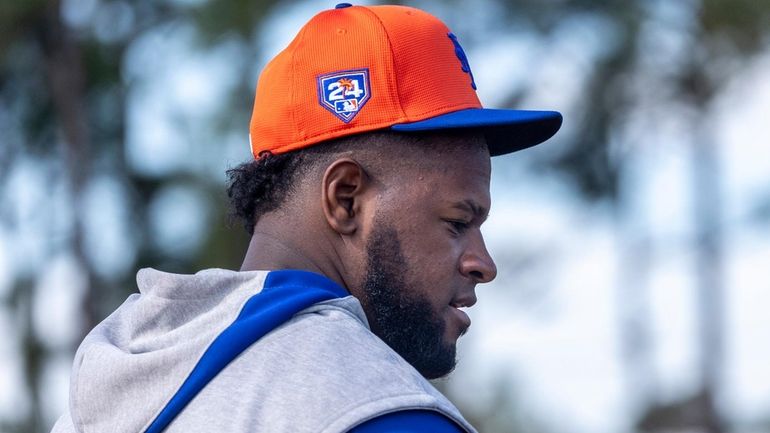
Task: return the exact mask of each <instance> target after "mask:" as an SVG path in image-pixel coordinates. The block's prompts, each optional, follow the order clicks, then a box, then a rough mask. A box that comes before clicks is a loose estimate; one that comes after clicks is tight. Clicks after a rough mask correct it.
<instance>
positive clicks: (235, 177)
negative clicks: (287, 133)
mask: <svg viewBox="0 0 770 433" xmlns="http://www.w3.org/2000/svg"><path fill="white" fill-rule="evenodd" d="M465 133H469V132H468V131H466V132H465ZM445 134H450V135H458V134H459V135H462V134H464V133H463V132H460V131H458V132H455V133H445ZM432 135H435V134H434V133H430V132H426V133H408V134H407V133H399V132H393V131H386V130H378V131H373V132H366V133H361V134H356V135H351V136H347V137H343V138H339V139H335V140H329V141H326V142H322V143H319V144H316V145H313V146H310V147H306V148H303V149H299V150H295V151H292V152H287V153H281V154H269V153H266V154H264V155H262V156H260V158H258V159H256V160H252V161H249V162H245V163H243V164H240V165H238V166H237V167H235V168H231V169H229V170H227V177H228V186H227V196H228V197H229V198H230V208H231V210H230V217H231V219H240V220H241V221H242V222H243V225H244V228H245V229H246V231H247V232H248V233H249V234H250V235H253V234H254V227H255V226H256V224H257V222H258V221H259V218H260V217H262V216H263V215H264V214H266V213H268V212H271V211H274V210H276V209H278V208H280V207H281V205H282V204H283V203H284V202H285V201H286V198H287V197H289V196H290V195H291V194H292V193H293V192H294V190H295V189H296V187H297V185H298V184H299V183H301V178H302V177H303V176H304V175H305V174H307V173H308V172H309V171H310V170H309V169H310V168H313V167H316V166H318V165H319V164H321V163H324V162H327V163H328V162H331V160H332V158H333V157H335V156H337V155H340V154H341V153H343V152H349V151H357V152H375V153H376V152H379V154H380V155H385V156H386V158H385V159H386V160H389V161H391V163H392V164H394V165H393V167H392V169H395V170H398V165H400V164H404V165H406V164H412V163H415V162H416V161H415V159H417V160H420V161H422V162H424V163H429V162H430V160H432V159H434V158H429V157H426V156H425V153H424V152H428V153H431V154H436V155H438V154H440V153H442V152H444V151H447V150H449V149H450V148H451V146H445V145H444V143H439V142H436V141H431V140H426V139H425V138H426V137H428V136H432ZM399 145H402V146H407V147H406V149H404V147H399ZM401 151H407V152H409V153H410V154H412V155H415V156H416V157H417V158H404V155H401V154H400V153H399V152H401Z"/></svg>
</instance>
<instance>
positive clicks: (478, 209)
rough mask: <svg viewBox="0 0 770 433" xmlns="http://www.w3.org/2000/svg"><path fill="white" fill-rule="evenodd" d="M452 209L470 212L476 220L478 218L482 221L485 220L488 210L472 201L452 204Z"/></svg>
mask: <svg viewBox="0 0 770 433" xmlns="http://www.w3.org/2000/svg"><path fill="white" fill-rule="evenodd" d="M452 207H453V208H455V209H460V210H463V211H466V212H470V213H472V214H473V215H474V216H475V217H476V218H479V219H481V220H482V221H483V220H485V219H487V216H488V215H489V210H488V209H487V208H485V207H484V206H481V205H480V204H478V203H476V202H474V201H473V200H463V201H461V202H458V203H455V204H453V205H452Z"/></svg>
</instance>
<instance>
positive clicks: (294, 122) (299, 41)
mask: <svg viewBox="0 0 770 433" xmlns="http://www.w3.org/2000/svg"><path fill="white" fill-rule="evenodd" d="M305 29H307V26H303V27H302V30H301V31H300V34H299V35H298V38H297V45H298V48H299V45H301V44H302V43H303V42H304V39H305ZM297 51H299V50H298V49H295V50H292V51H291V79H292V81H293V82H292V85H291V88H290V89H289V92H290V93H289V104H290V107H291V111H290V112H291V124H292V125H294V128H296V129H295V130H294V135H295V137H294V140H292V141H295V140H296V141H301V140H302V139H301V136H302V133H301V129H300V128H299V125H298V124H297V117H296V113H295V111H297V109H296V106H297V104H295V103H294V93H295V92H294V87H296V86H297V84H298V83H297V82H296V80H297V74H296V73H295V70H294V65H295V64H296V61H295V58H296V56H297Z"/></svg>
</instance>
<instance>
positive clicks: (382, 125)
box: [273, 104, 479, 153]
mask: <svg viewBox="0 0 770 433" xmlns="http://www.w3.org/2000/svg"><path fill="white" fill-rule="evenodd" d="M447 108H457V109H458V110H461V109H464V108H479V107H477V106H476V105H475V104H473V105H469V104H459V105H447V106H444V107H439V108H435V109H433V110H430V111H426V112H424V113H421V115H425V114H431V113H434V112H436V111H442V110H444V109H447ZM400 119H403V120H407V118H406V116H402V117H401V118H400ZM423 120H424V119H423ZM418 121H419V120H415V122H418ZM396 124H398V121H393V120H388V121H385V122H382V123H379V124H378V123H373V124H370V125H360V127H362V128H371V129H366V130H362V131H356V128H340V129H333V130H327V131H323V132H321V133H318V134H314V135H309V136H307V137H305V138H304V139H303V140H297V141H294V142H291V143H289V144H286V145H283V146H280V147H276V148H274V149H273V151H274V152H279V153H280V152H282V151H285V150H286V149H289V150H299V149H301V148H302V147H303V145H305V144H307V143H304V142H305V141H307V140H312V139H314V138H317V137H321V136H324V135H331V134H334V133H337V132H340V131H345V130H351V131H352V132H351V133H350V134H346V135H354V134H360V133H363V132H367V131H370V130H374V129H382V128H387V127H389V126H393V125H396Z"/></svg>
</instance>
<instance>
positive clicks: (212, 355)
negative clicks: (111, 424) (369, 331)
mask: <svg viewBox="0 0 770 433" xmlns="http://www.w3.org/2000/svg"><path fill="white" fill-rule="evenodd" d="M348 295H349V293H348V292H347V291H346V290H345V289H343V288H342V287H340V286H339V285H337V284H336V283H335V282H334V281H332V280H330V279H328V278H326V277H324V276H322V275H318V274H314V273H312V272H306V271H295V270H279V271H272V272H270V273H269V274H267V278H266V279H265V284H264V287H263V289H262V291H261V292H259V293H257V294H256V295H254V296H252V297H251V298H250V299H249V300H248V301H246V303H245V304H244V306H243V309H242V310H241V312H240V314H238V317H237V318H236V319H235V321H234V322H233V323H232V324H231V325H230V326H228V327H227V328H226V329H225V330H224V331H222V333H221V334H219V335H218V336H217V337H216V338H215V339H214V341H213V342H212V343H211V345H210V346H209V347H208V349H206V351H205V352H204V353H203V356H202V357H201V359H200V360H199V361H198V363H197V364H196V365H195V367H194V368H193V370H192V372H191V373H190V375H189V376H188V377H187V379H185V381H184V383H182V386H181V387H180V388H179V390H177V392H176V393H175V394H174V396H173V397H172V398H171V400H170V401H169V402H168V404H167V405H166V406H165V407H164V408H163V410H161V412H160V413H159V414H158V416H157V418H155V420H154V421H153V422H152V424H150V426H149V427H148V428H147V430H146V433H160V432H162V431H163V429H165V428H166V427H167V426H168V425H169V424H171V422H172V421H173V420H174V418H176V416H177V415H179V413H180V412H181V411H182V410H183V409H184V408H185V406H187V404H188V403H189V402H190V401H191V400H192V399H193V398H194V397H195V396H196V395H197V394H198V393H199V392H200V391H201V390H202V389H203V388H204V387H205V386H206V385H207V384H208V383H209V382H210V381H211V380H212V379H213V378H214V377H215V376H216V375H217V374H218V373H219V372H220V371H222V370H223V369H224V368H225V367H226V366H227V364H229V363H230V362H231V361H232V360H233V359H235V358H236V357H237V356H238V355H240V354H241V352H243V351H244V350H246V348H248V347H249V346H250V345H252V344H253V343H254V342H256V341H257V340H259V339H260V338H262V337H263V336H264V335H265V334H267V333H268V332H270V331H272V330H273V329H275V328H276V327H278V326H280V325H281V324H283V323H285V322H286V321H288V320H289V319H291V318H292V316H294V315H295V314H296V313H298V312H300V311H302V310H304V309H305V308H307V307H310V306H311V305H313V304H317V303H319V302H322V301H327V300H330V299H335V298H343V297H345V296H348Z"/></svg>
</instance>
